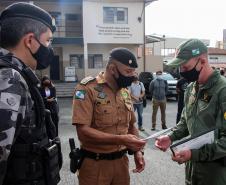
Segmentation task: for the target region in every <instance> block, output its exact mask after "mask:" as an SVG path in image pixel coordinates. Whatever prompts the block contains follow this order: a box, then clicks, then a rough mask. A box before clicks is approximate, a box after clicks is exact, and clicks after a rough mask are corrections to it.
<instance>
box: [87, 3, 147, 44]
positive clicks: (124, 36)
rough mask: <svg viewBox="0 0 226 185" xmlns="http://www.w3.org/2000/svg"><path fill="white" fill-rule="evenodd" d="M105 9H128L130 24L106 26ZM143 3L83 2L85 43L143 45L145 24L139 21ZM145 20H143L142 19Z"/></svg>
mask: <svg viewBox="0 0 226 185" xmlns="http://www.w3.org/2000/svg"><path fill="white" fill-rule="evenodd" d="M103 7H118V8H128V24H105V23H104V22H103ZM142 10H143V3H142V2H137V3H134V2H132V3H124V2H123V1H121V2H120V3H105V2H90V1H84V2H83V33H84V42H85V43H121V44H141V43H143V22H142V21H141V22H139V21H138V17H140V16H141V14H142ZM142 20H143V19H142Z"/></svg>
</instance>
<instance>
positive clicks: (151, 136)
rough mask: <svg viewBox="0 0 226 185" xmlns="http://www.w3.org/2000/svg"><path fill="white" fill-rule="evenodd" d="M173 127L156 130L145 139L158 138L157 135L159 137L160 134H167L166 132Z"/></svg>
mask: <svg viewBox="0 0 226 185" xmlns="http://www.w3.org/2000/svg"><path fill="white" fill-rule="evenodd" d="M172 128H173V127H171V128H167V129H164V130H161V131H158V132H156V133H154V134H152V135H150V136H148V137H146V138H144V139H143V140H149V139H156V138H157V137H159V136H161V135H163V134H165V133H166V132H169V131H171V130H172Z"/></svg>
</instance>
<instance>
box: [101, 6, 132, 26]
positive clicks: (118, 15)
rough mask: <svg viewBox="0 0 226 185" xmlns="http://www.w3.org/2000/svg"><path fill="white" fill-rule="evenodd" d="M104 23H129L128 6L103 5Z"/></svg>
mask: <svg viewBox="0 0 226 185" xmlns="http://www.w3.org/2000/svg"><path fill="white" fill-rule="evenodd" d="M103 18H104V20H103V21H104V23H108V24H128V8H120V7H103Z"/></svg>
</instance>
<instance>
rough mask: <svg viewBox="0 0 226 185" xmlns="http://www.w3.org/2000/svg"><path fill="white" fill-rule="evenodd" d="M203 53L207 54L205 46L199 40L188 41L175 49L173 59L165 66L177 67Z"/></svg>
mask: <svg viewBox="0 0 226 185" xmlns="http://www.w3.org/2000/svg"><path fill="white" fill-rule="evenodd" d="M203 53H207V46H206V45H205V44H204V43H203V42H202V41H201V40H198V39H189V40H187V41H185V42H183V43H181V44H180V45H179V46H178V47H177V49H176V53H175V57H174V58H173V59H172V60H170V61H168V62H167V64H166V65H168V66H172V67H177V66H180V65H181V64H184V63H186V62H187V61H188V60H190V59H191V58H194V57H197V56H199V55H201V54H203Z"/></svg>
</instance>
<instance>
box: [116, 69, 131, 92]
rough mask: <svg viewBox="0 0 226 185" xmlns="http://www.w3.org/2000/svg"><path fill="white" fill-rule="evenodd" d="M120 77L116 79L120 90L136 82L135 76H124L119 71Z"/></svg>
mask: <svg viewBox="0 0 226 185" xmlns="http://www.w3.org/2000/svg"><path fill="white" fill-rule="evenodd" d="M117 71H118V74H119V77H118V78H115V80H116V83H117V85H118V87H119V88H126V87H128V86H130V85H131V84H132V82H133V81H134V76H124V75H122V74H121V73H120V72H119V70H118V69H117Z"/></svg>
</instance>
